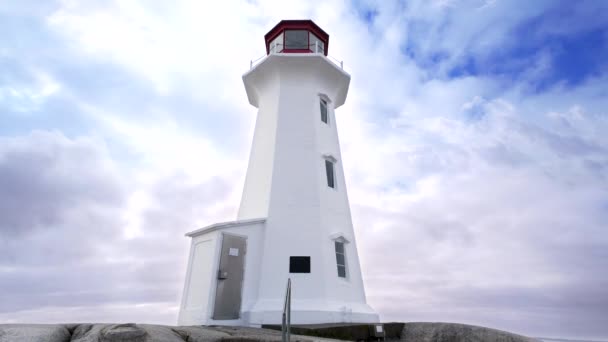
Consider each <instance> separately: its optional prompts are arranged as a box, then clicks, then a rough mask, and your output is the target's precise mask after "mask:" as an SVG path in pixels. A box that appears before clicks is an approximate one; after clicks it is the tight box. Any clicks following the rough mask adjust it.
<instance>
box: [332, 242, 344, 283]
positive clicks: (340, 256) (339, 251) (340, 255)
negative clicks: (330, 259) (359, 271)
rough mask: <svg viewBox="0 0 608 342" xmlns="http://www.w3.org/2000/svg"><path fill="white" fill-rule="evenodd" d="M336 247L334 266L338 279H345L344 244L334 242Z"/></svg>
mask: <svg viewBox="0 0 608 342" xmlns="http://www.w3.org/2000/svg"><path fill="white" fill-rule="evenodd" d="M334 244H335V246H336V265H337V267H338V277H340V278H346V250H345V249H344V242H340V241H335V242H334Z"/></svg>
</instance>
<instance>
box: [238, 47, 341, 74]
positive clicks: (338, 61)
mask: <svg viewBox="0 0 608 342" xmlns="http://www.w3.org/2000/svg"><path fill="white" fill-rule="evenodd" d="M280 46H281V47H282V46H283V44H275V45H273V46H272V47H270V49H269V51H268V54H269V55H270V54H273V53H283V51H284V49H280V50H278V51H275V48H277V47H280ZM313 46H314V50H313V49H311V47H313ZM308 48H309V51H310V52H313V53H321V54H322V53H324V51H323V50H321V51H319V48H320V46H319V42H315V43H314V44H308ZM266 56H267V55H263V56H261V57H259V58H257V59H254V60H250V61H249V69H253V65H254V64H256V63H257V62H258V61H259V60H261V59H263V58H264V57H266ZM327 57H329V58H331V59H333V60H334V61H335V62H336V64H340V69H344V61H341V60H339V59H337V58H335V57H333V56H330V55H327Z"/></svg>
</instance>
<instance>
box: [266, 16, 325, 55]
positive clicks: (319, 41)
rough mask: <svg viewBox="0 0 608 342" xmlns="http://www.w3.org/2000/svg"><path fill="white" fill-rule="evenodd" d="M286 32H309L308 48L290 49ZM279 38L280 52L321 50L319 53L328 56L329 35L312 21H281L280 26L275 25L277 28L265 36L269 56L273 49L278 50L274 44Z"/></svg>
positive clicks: (306, 43)
mask: <svg viewBox="0 0 608 342" xmlns="http://www.w3.org/2000/svg"><path fill="white" fill-rule="evenodd" d="M285 31H291V32H294V31H307V32H308V34H307V35H306V37H305V38H306V42H305V45H306V46H302V47H300V46H298V47H297V48H292V47H290V46H289V44H288V43H287V42H286V40H285V38H284V37H285V35H284V32H285ZM280 36H282V37H280ZM278 37H280V38H281V39H280V40H281V42H280V43H279V49H280V50H281V51H280V52H317V51H316V48H319V51H318V52H320V53H323V54H324V55H326V56H327V52H328V45H329V35H328V34H327V32H325V31H323V29H322V28H320V27H319V26H318V25H317V24H315V23H314V22H313V21H312V20H309V19H308V20H281V21H280V22H279V23H278V24H276V25H275V27H273V28H272V29H271V30H270V31H268V33H266V34H265V35H264V40H265V41H266V53H267V54H270V52H271V50H272V49H273V48H276V47H275V46H274V44H272V43H273V42H276V39H277V38H278ZM298 38H299V37H298ZM298 43H300V42H297V43H295V44H298ZM271 44H272V45H271ZM275 52H276V51H275Z"/></svg>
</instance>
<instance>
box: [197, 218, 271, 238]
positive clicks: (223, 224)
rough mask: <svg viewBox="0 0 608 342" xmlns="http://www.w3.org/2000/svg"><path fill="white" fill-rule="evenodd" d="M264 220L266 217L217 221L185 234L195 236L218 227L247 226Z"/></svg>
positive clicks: (218, 228)
mask: <svg viewBox="0 0 608 342" xmlns="http://www.w3.org/2000/svg"><path fill="white" fill-rule="evenodd" d="M264 222H266V218H265V217H264V218H256V219H247V220H240V221H228V222H219V223H214V224H212V225H209V226H206V227H203V228H200V229H197V230H194V231H191V232H189V233H186V236H188V237H195V236H198V235H201V234H205V233H209V232H213V231H216V230H220V229H226V228H234V227H239V226H247V225H251V224H256V223H264Z"/></svg>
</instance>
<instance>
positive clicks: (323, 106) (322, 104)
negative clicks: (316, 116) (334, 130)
mask: <svg viewBox="0 0 608 342" xmlns="http://www.w3.org/2000/svg"><path fill="white" fill-rule="evenodd" d="M319 105H320V107H321V121H323V122H325V123H326V124H329V117H328V116H327V101H325V100H324V99H321V102H319Z"/></svg>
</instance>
